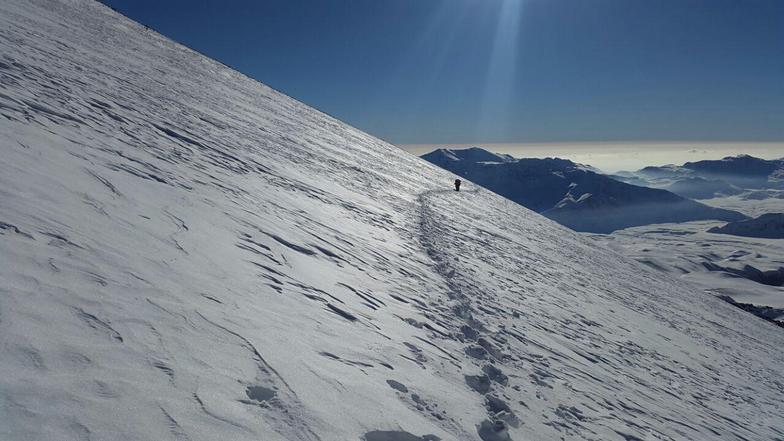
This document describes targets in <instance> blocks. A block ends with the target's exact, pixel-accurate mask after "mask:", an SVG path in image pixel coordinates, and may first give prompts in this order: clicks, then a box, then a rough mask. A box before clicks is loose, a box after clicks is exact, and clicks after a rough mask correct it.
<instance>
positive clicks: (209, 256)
mask: <svg viewBox="0 0 784 441" xmlns="http://www.w3.org/2000/svg"><path fill="white" fill-rule="evenodd" d="M0 49H1V50H0V54H2V55H0V75H1V76H0V79H1V81H2V82H1V83H0V84H1V86H2V89H1V90H0V116H2V118H0V149H1V150H0V207H2V210H1V211H0V256H2V257H1V258H2V265H0V347H1V348H2V352H1V353H2V356H0V439H2V440H9V441H12V440H170V439H171V440H217V439H220V440H265V441H270V440H284V439H285V440H325V441H327V440H360V439H364V440H366V441H382V440H386V441H390V440H391V441H411V440H435V439H441V440H480V439H481V440H485V441H487V440H492V441H497V440H508V439H513V440H547V439H559V440H560V439H590V440H626V441H629V440H640V439H645V440H652V439H660V440H670V439H700V440H705V439H723V440H763V439H764V440H770V439H781V438H782V437H784V420H782V418H781V415H782V410H783V409H782V396H784V395H783V394H784V373H782V369H784V356H783V355H782V351H781V348H782V347H784V334H782V332H781V329H779V328H777V327H776V326H775V325H773V324H771V323H767V322H765V321H763V320H761V319H758V318H756V317H754V316H752V315H750V314H747V313H745V312H743V311H741V310H739V309H738V308H734V307H732V306H730V305H728V304H726V303H725V302H722V301H719V300H717V299H715V298H713V297H711V296H708V295H703V294H702V293H700V292H699V291H698V290H695V289H694V288H692V287H691V286H690V285H686V284H684V283H683V282H681V281H678V280H676V279H674V278H672V277H670V276H668V275H666V274H664V275H662V274H660V273H658V272H655V271H654V270H652V269H649V268H647V267H645V266H643V265H641V264H639V263H638V262H635V261H633V260H631V259H628V258H625V257H622V256H620V255H619V254H616V253H614V252H612V251H610V250H609V249H606V248H603V247H601V246H600V245H597V244H596V243H595V242H594V241H591V240H590V239H589V238H582V237H580V236H578V235H577V234H575V233H573V232H571V231H569V230H567V229H565V228H563V227H560V226H558V225H557V224H555V223H553V222H551V221H549V220H547V219H545V218H543V217H541V216H539V215H537V214H535V213H533V212H531V211H528V210H526V209H524V208H522V207H520V206H518V205H516V204H513V203H511V202H508V201H506V200H504V199H502V198H501V197H499V196H497V195H494V194H493V193H490V192H488V191H483V190H480V189H472V188H471V187H472V185H471V184H470V183H468V182H467V183H466V184H465V187H467V190H468V191H461V192H459V193H458V192H454V191H452V190H449V189H448V188H449V187H450V186H451V181H452V180H453V179H454V175H451V174H449V173H447V172H445V171H443V170H440V169H437V168H436V167H434V166H432V165H430V164H427V163H426V162H424V161H422V160H419V159H417V158H415V157H413V156H410V155H408V154H406V153H404V152H402V151H400V150H398V149H396V148H394V147H392V146H390V145H388V144H385V143H383V142H382V141H379V140H377V139H375V138H373V137H371V136H369V135H367V134H364V133H362V132H360V131H358V130H356V129H354V128H351V127H349V126H347V125H345V124H342V123H341V122H339V121H336V120H335V119H332V118H330V117H328V116H326V115H324V114H322V113H320V112H318V111H316V110H314V109H311V108H309V107H307V106H305V105H303V104H301V103H298V102H296V101H294V100H292V99H290V98H287V97H286V96H283V95H281V94H279V93H277V92H275V91H273V90H271V89H269V88H268V87H266V86H264V85H261V84H259V83H257V82H254V81H252V80H250V79H248V78H246V77H244V76H242V75H240V74H238V73H237V72H234V71H232V70H230V69H228V68H226V67H225V66H222V65H220V64H218V63H216V62H214V61H211V60H209V59H207V58H205V57H203V56H201V55H199V54H197V53H194V52H192V51H190V50H188V49H186V48H183V47H182V46H179V45H177V44H175V43H173V42H171V41H169V40H167V39H165V38H163V37H161V36H160V35H158V34H155V33H154V32H151V31H148V30H146V29H145V28H144V27H143V26H140V25H138V24H135V23H133V22H131V21H129V20H127V19H125V18H122V17H120V16H118V15H117V14H115V13H113V12H112V11H111V10H109V9H108V8H106V7H104V6H102V5H100V4H98V3H96V2H92V1H88V0H4V1H3V2H0Z"/></svg>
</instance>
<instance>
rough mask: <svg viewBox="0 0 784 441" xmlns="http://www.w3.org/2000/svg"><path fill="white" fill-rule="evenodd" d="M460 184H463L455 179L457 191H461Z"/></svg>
mask: <svg viewBox="0 0 784 441" xmlns="http://www.w3.org/2000/svg"><path fill="white" fill-rule="evenodd" d="M460 184H462V181H460V179H455V191H460Z"/></svg>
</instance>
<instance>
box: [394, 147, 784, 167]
mask: <svg viewBox="0 0 784 441" xmlns="http://www.w3.org/2000/svg"><path fill="white" fill-rule="evenodd" d="M398 147H400V148H402V149H403V150H406V151H408V152H410V153H412V154H415V155H417V156H419V155H422V154H425V153H428V152H431V151H433V150H435V149H439V148H455V149H462V148H469V147H481V148H483V149H485V150H489V151H492V152H496V153H506V154H509V155H512V156H514V157H515V158H546V157H558V158H564V159H569V160H572V161H574V162H578V163H581V164H588V165H592V166H594V167H597V168H599V169H601V170H602V171H605V172H609V173H613V172H617V171H620V170H628V171H634V170H638V169H640V168H642V167H645V166H648V165H665V164H677V165H681V164H683V163H685V162H689V161H700V160H703V159H721V158H723V157H725V156H735V155H739V154H746V155H751V156H756V157H759V158H764V159H778V158H784V142H769V143H759V142H755V143H741V142H738V143H734V142H733V143H730V142H575V143H535V144H534V143H531V144H449V145H445V144H444V145H434V144H410V145H398Z"/></svg>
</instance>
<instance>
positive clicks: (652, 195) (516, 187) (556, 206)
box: [422, 148, 745, 233]
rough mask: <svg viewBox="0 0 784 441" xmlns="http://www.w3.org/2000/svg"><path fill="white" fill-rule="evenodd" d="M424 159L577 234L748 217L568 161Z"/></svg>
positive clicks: (469, 154)
mask: <svg viewBox="0 0 784 441" xmlns="http://www.w3.org/2000/svg"><path fill="white" fill-rule="evenodd" d="M422 158H423V159H425V160H427V161H428V162H430V163H432V164H435V165H438V166H439V167H442V168H444V169H446V170H449V171H451V172H453V173H456V174H458V175H460V176H462V177H465V178H467V179H471V180H472V181H474V182H476V183H477V184H480V185H482V186H483V187H485V188H487V189H489V190H492V191H494V192H496V193H498V194H500V195H501V196H504V197H506V198H509V199H510V200H512V201H515V202H517V203H519V204H521V205H523V206H525V207H528V208H530V209H532V210H535V211H537V212H540V213H542V214H543V215H545V216H547V217H549V218H550V219H553V220H555V221H557V222H559V223H561V224H563V225H566V226H567V227H569V228H572V229H573V230H576V231H585V232H592V233H610V232H612V231H615V230H619V229H623V228H628V227H633V226H638V225H649V224H658V223H665V222H686V221H693V220H704V219H720V220H726V221H735V220H740V219H745V216H744V215H742V214H740V213H737V212H733V211H731V210H725V209H721V208H714V207H708V206H706V205H703V204H700V203H698V202H695V201H692V200H690V199H685V198H683V197H680V196H678V195H676V194H673V193H670V192H668V191H665V190H662V189H653V188H647V187H638V186H636V185H631V184H627V183H625V182H620V181H618V180H617V179H614V178H611V177H609V176H606V175H603V174H600V173H597V172H596V170H595V169H593V168H592V167H590V166H585V165H582V164H576V163H574V162H572V161H569V160H566V159H559V158H545V159H533V158H524V159H514V158H511V157H509V156H508V155H496V154H495V153H491V152H488V151H486V150H482V149H480V148H471V149H465V150H453V149H438V150H435V151H433V152H430V153H428V154H426V155H422ZM494 158H497V160H493V159H494Z"/></svg>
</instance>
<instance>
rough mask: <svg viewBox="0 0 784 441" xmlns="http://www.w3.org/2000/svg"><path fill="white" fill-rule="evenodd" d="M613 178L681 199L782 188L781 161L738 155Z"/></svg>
mask: <svg viewBox="0 0 784 441" xmlns="http://www.w3.org/2000/svg"><path fill="white" fill-rule="evenodd" d="M615 177H616V178H617V179H619V180H622V181H624V182H629V183H634V184H637V185H645V186H650V187H655V188H662V189H666V190H669V191H671V192H673V193H675V194H679V195H681V196H684V197H689V198H695V199H710V198H714V197H722V196H732V195H737V194H741V193H743V192H744V191H745V190H747V189H748V190H759V189H784V161H782V160H780V159H776V160H767V159H760V158H755V157H753V156H749V155H738V156H728V157H726V158H724V159H718V160H704V161H696V162H687V163H685V164H683V165H682V166H678V165H672V164H670V165H665V166H661V167H657V166H650V167H645V168H642V169H640V170H638V171H636V172H621V173H619V174H618V175H617V176H615Z"/></svg>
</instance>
